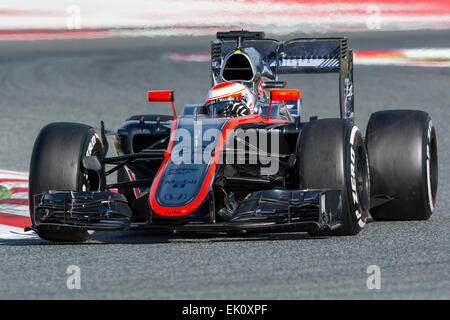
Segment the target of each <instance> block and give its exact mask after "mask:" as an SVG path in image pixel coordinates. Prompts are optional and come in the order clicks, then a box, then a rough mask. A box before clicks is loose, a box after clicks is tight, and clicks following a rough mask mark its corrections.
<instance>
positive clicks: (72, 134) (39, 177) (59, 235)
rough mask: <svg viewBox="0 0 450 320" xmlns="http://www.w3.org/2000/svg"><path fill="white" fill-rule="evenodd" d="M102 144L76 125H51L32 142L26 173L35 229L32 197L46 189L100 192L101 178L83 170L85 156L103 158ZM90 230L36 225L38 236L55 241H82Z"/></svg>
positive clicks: (84, 128)
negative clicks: (28, 168)
mask: <svg viewBox="0 0 450 320" xmlns="http://www.w3.org/2000/svg"><path fill="white" fill-rule="evenodd" d="M102 150H103V148H102V144H101V141H100V138H99V137H98V136H97V134H95V131H94V129H93V128H91V127H89V126H87V125H84V124H79V123H67V122H59V123H51V124H49V125H47V126H45V127H44V128H43V129H42V130H41V131H40V132H39V135H38V137H37V139H36V142H35V143H34V147H33V152H32V156H31V162H30V172H29V203H30V217H31V221H32V223H33V226H35V221H36V219H35V217H34V214H33V212H34V211H33V195H35V194H38V193H41V192H47V191H49V190H73V191H91V190H99V189H101V186H102V184H103V183H104V181H102V180H103V179H102V178H103V177H98V174H97V173H96V172H91V171H88V170H86V169H84V168H83V165H82V159H83V157H84V156H97V157H99V158H101V157H102ZM92 233H93V231H89V230H86V229H79V228H68V227H54V226H51V227H49V226H45V227H44V226H38V227H37V234H38V235H39V237H41V238H42V239H45V240H50V241H55V242H61V241H62V242H83V241H86V240H87V239H88V238H89V237H90V236H91V235H92Z"/></svg>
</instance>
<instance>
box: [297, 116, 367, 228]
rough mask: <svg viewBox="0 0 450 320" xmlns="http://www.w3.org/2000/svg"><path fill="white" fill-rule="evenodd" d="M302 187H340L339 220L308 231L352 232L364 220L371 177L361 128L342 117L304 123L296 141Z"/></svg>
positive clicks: (362, 225)
mask: <svg viewBox="0 0 450 320" xmlns="http://www.w3.org/2000/svg"><path fill="white" fill-rule="evenodd" d="M297 148H298V149H297V155H298V158H297V160H298V161H297V166H298V173H299V182H300V183H299V185H300V188H301V189H327V188H329V189H339V190H341V198H342V212H341V219H340V220H341V221H340V222H341V224H340V225H339V226H338V227H336V228H334V229H332V230H330V229H329V228H327V229H324V230H320V231H311V232H309V233H310V234H311V235H327V236H328V235H333V236H338V235H355V234H357V233H358V232H360V231H361V229H362V228H363V227H364V225H365V224H366V222H367V217H368V213H369V202H370V181H369V165H368V160H367V151H366V147H365V145H364V141H363V139H362V136H361V132H360V131H359V129H358V127H356V126H355V125H354V124H353V123H352V122H350V121H347V120H344V119H322V120H315V121H311V122H309V123H307V124H305V125H304V126H303V127H302V130H301V132H300V135H299V139H298V145H297Z"/></svg>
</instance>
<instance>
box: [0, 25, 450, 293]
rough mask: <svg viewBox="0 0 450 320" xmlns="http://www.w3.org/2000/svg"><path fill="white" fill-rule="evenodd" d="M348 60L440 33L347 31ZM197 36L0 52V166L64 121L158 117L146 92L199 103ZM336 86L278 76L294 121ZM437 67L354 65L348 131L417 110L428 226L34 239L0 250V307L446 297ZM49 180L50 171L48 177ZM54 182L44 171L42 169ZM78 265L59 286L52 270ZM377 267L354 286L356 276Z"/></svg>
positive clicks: (21, 164)
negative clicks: (429, 121) (433, 182)
mask: <svg viewBox="0 0 450 320" xmlns="http://www.w3.org/2000/svg"><path fill="white" fill-rule="evenodd" d="M349 36H350V41H351V42H350V43H351V45H352V47H353V48H355V49H357V50H369V49H397V48H418V47H434V48H438V47H446V46H448V40H449V39H450V32H449V31H416V32H390V33H385V32H377V33H355V34H349ZM210 39H211V38H208V37H202V38H177V37H171V38H128V39H127V38H115V39H97V40H51V41H50V40H49V41H46V40H42V41H2V42H0V146H1V149H0V150H1V151H0V168H2V169H9V170H18V171H28V166H29V158H30V154H31V149H32V146H33V142H34V139H35V137H36V135H37V133H38V131H39V130H40V128H41V127H43V126H44V125H45V124H47V123H49V122H53V121H76V122H83V123H87V124H90V125H92V126H97V127H98V123H99V121H100V119H103V120H104V121H105V123H106V125H107V127H108V128H110V129H115V128H116V127H117V126H118V125H119V124H120V123H121V121H123V120H124V119H125V118H127V117H128V116H130V115H132V114H140V113H169V112H170V109H169V107H168V106H167V105H165V104H148V103H147V102H146V101H145V97H146V95H145V93H146V90H148V89H169V88H170V89H175V90H176V106H177V110H178V111H180V110H181V108H182V106H183V105H184V104H185V103H195V102H198V101H203V98H204V96H205V94H206V91H207V90H208V88H209V86H210V80H209V64H208V63H206V62H183V61H177V62H175V61H172V60H170V59H169V58H168V54H170V53H202V52H207V51H208V50H209V40H210ZM336 80H337V78H336V76H329V75H325V76H309V77H308V78H304V77H300V78H297V79H293V78H290V79H289V87H291V88H296V87H298V88H301V90H302V96H303V102H304V119H306V118H307V117H308V116H309V115H315V114H317V115H319V117H325V116H327V115H328V116H329V115H337V108H338V107H337V84H336ZM449 80H450V70H449V69H448V68H423V67H422V68H421V67H394V66H355V82H356V86H355V90H356V92H355V95H356V96H355V103H356V108H357V113H356V122H357V124H358V125H359V127H360V128H361V129H362V130H363V132H364V131H365V126H366V123H367V120H368V118H369V115H370V113H372V112H374V111H377V110H382V109H389V108H420V109H424V110H426V111H428V112H429V113H430V115H431V117H432V118H433V121H434V123H435V125H436V127H437V133H438V147H439V188H438V199H437V207H436V210H435V212H434V215H433V216H432V218H431V219H430V220H429V221H422V222H389V223H384V222H373V221H372V222H370V223H368V224H367V226H366V227H365V228H364V229H363V231H362V232H361V233H360V234H359V235H357V236H354V237H337V238H310V237H309V236H307V235H306V234H303V233H297V234H295V233H289V234H270V235H252V236H245V237H244V236H242V237H240V236H219V235H215V236H200V235H190V234H188V235H170V234H164V233H162V234H152V233H149V232H144V231H139V232H109V233H108V232H97V233H96V234H95V235H94V237H93V238H92V240H90V241H89V242H88V243H86V244H64V245H61V244H52V243H50V242H47V241H44V240H40V239H29V240H4V241H2V242H0V257H1V258H0V298H3V299H10V298H24V299H28V298H33V299H34V298H50V299H52V298H63V299H72V298H80V299H91V298H100V299H103V298H113V299H115V298H125V299H128V298H133V299H316V298H337V299H359V298H369V299H372V298H373V299H378V298H385V299H390V298H394V299H398V298H407V299H409V298H425V299H431V298H432V299H449V298H450V272H449V271H450V241H449V230H450V200H449V197H450V190H449V183H448V181H449V180H450V167H449V163H450V161H449V160H450V151H449V150H450V141H449V134H448V130H449V129H448V122H449V120H450V108H449V107H450V106H449V101H450V84H449ZM49 174H52V173H49ZM55 174H57V173H55ZM69 265H77V266H79V267H80V268H81V289H80V290H68V289H67V287H66V279H67V276H68V275H67V274H66V273H65V272H66V269H67V267H68V266H69ZM369 265H378V266H379V267H380V269H381V289H380V290H368V289H367V287H366V280H367V277H368V274H367V273H366V269H367V267H368V266H369Z"/></svg>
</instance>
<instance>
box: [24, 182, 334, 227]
mask: <svg viewBox="0 0 450 320" xmlns="http://www.w3.org/2000/svg"><path fill="white" fill-rule="evenodd" d="M341 211H342V200H341V194H340V191H339V190H332V189H324V190H263V191H257V192H253V193H250V194H249V195H248V196H247V197H245V199H244V200H242V201H241V202H240V203H239V205H238V207H237V208H236V209H235V210H234V212H233V214H232V215H231V218H230V219H229V220H228V221H224V222H216V221H215V218H214V219H212V220H211V221H207V222H198V221H189V220H186V219H183V220H179V221H177V219H167V220H166V221H164V220H163V221H161V220H158V222H157V223H156V222H155V223H152V222H151V221H152V212H149V214H148V219H147V221H146V222H136V221H134V219H133V212H132V210H131V208H130V207H129V206H128V203H127V200H126V198H125V197H124V196H123V195H122V194H119V193H115V192H110V191H91V192H81V191H49V192H47V193H41V194H37V195H35V196H34V198H33V213H32V214H33V217H34V225H33V226H32V227H31V229H35V230H36V229H41V228H42V229H45V228H48V227H70V228H83V229H89V230H127V229H165V230H169V231H174V230H176V231H193V232H236V231H237V232H251V231H257V232H281V231H310V230H321V229H324V228H330V229H334V228H336V227H337V226H339V222H340V220H339V219H340V214H341ZM212 216H214V215H212ZM180 221H182V222H181V223H180Z"/></svg>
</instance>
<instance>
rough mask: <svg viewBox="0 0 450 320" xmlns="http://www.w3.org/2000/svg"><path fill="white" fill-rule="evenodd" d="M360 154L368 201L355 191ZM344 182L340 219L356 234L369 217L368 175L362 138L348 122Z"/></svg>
mask: <svg viewBox="0 0 450 320" xmlns="http://www.w3.org/2000/svg"><path fill="white" fill-rule="evenodd" d="M360 152H362V153H363V156H364V158H365V159H361V162H363V165H364V166H365V170H366V173H367V174H366V179H367V184H368V185H367V189H368V190H367V195H368V197H369V199H366V200H363V199H361V196H360V194H359V192H358V190H357V185H356V184H357V181H356V177H357V175H358V166H357V162H358V161H359V160H360V155H359V153H360ZM344 163H345V181H346V191H345V192H343V194H342V197H345V200H346V201H344V205H343V212H342V215H347V216H346V217H342V219H344V220H345V219H346V220H347V221H343V222H344V223H345V224H346V226H345V227H346V228H351V229H352V230H351V231H350V230H349V231H350V233H352V234H357V233H358V232H360V231H361V229H362V228H364V226H365V225H366V223H367V219H368V216H369V208H368V203H369V202H370V180H369V179H370V174H369V161H368V157H367V150H366V146H365V144H364V140H363V138H362V134H361V132H360V130H359V128H358V127H357V126H356V125H355V124H353V123H352V122H349V125H348V127H347V135H346V148H345V161H344ZM363 202H367V205H365V206H366V207H364V206H363Z"/></svg>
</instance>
